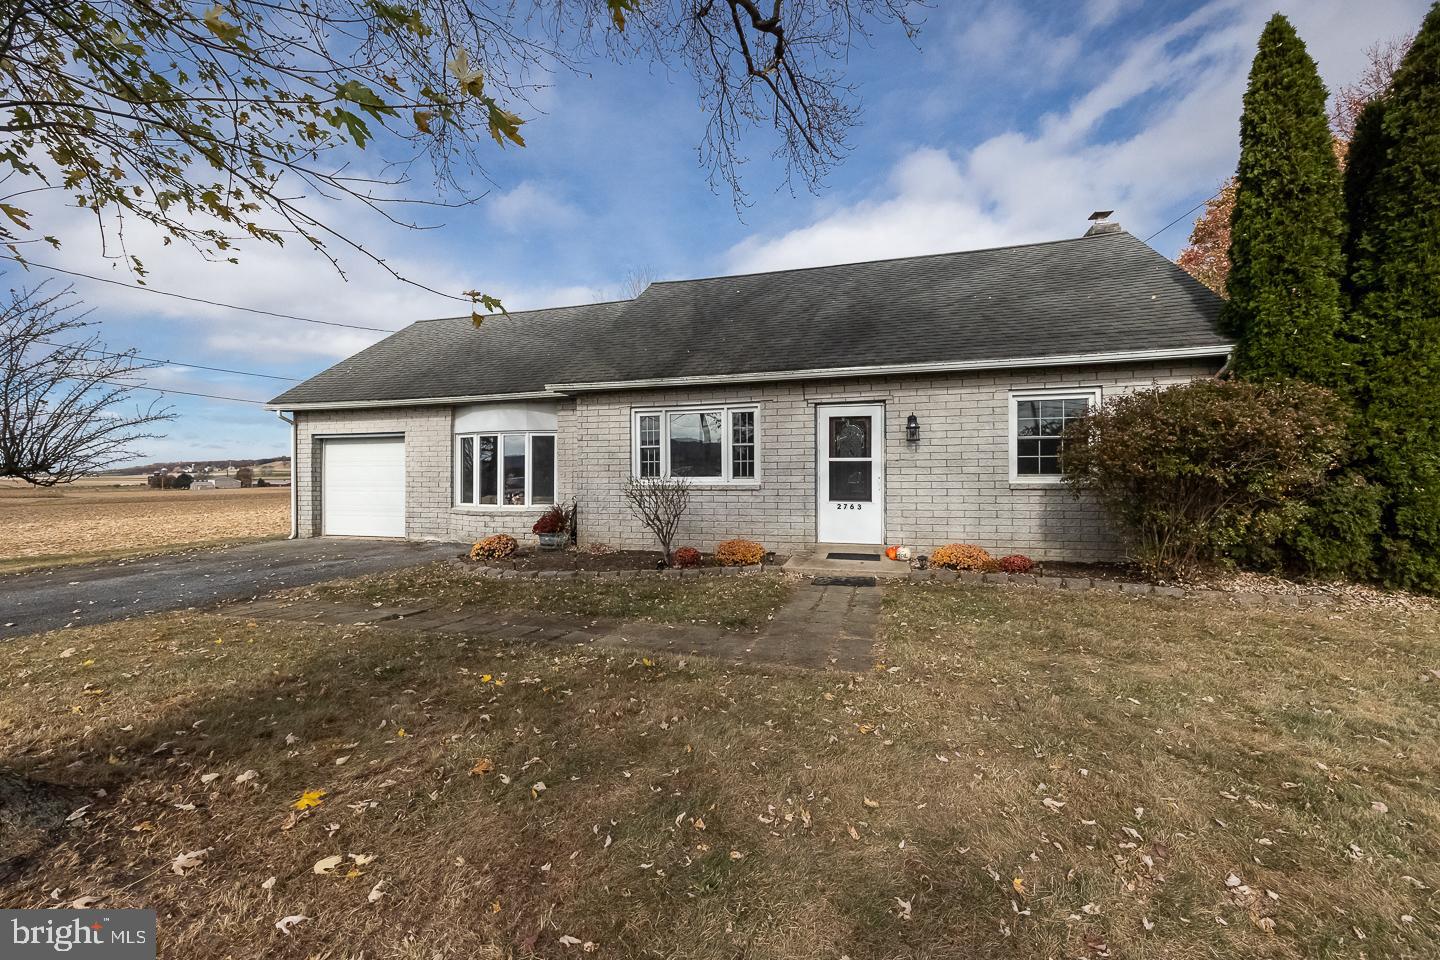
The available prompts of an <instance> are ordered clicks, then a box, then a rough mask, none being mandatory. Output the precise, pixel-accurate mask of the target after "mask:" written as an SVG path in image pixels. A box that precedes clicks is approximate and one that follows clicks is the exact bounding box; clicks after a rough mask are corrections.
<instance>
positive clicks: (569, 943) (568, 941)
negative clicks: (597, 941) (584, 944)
mask: <svg viewBox="0 0 1440 960" xmlns="http://www.w3.org/2000/svg"><path fill="white" fill-rule="evenodd" d="M560 943H561V944H562V945H563V946H566V947H578V946H580V943H581V940H580V938H579V937H572V936H570V935H569V934H568V933H567V934H566V935H565V936H563V937H561V938H560Z"/></svg>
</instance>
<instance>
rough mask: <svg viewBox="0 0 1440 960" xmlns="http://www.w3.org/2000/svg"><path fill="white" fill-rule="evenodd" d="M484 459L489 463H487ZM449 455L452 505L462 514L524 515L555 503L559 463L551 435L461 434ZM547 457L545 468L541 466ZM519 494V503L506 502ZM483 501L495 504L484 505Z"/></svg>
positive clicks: (522, 433) (532, 433) (514, 433)
mask: <svg viewBox="0 0 1440 960" xmlns="http://www.w3.org/2000/svg"><path fill="white" fill-rule="evenodd" d="M537 441H538V443H537ZM487 455H488V458H489V463H486V462H485V460H486V456H487ZM453 456H454V461H455V462H454V471H453V473H454V476H453V483H454V495H453V496H452V497H451V505H452V506H455V507H461V508H464V509H466V510H528V509H531V508H532V507H544V506H549V505H551V504H553V503H554V502H555V498H556V495H557V487H558V484H559V474H558V471H559V463H558V457H557V456H556V446H555V434H554V433H551V432H548V431H522V430H495V431H481V432H478V433H462V434H458V435H456V437H455V447H454V454H453ZM546 457H548V459H549V464H548V468H547V466H546V465H545V464H542V462H541V460H542V458H546ZM507 460H508V461H509V466H510V469H509V471H508V473H509V475H508V477H507V469H506V462H507ZM517 460H518V462H517ZM517 468H518V471H519V475H518V476H517ZM537 468H538V469H537ZM537 479H538V481H539V482H538V483H537ZM517 492H519V493H521V494H522V496H523V501H522V502H506V501H507V500H514V498H515V495H516V493H517ZM486 497H490V498H493V499H491V502H489V503H485V502H482V501H483V500H484V499H485V498H486Z"/></svg>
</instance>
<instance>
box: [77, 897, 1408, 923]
mask: <svg viewBox="0 0 1440 960" xmlns="http://www.w3.org/2000/svg"><path fill="white" fill-rule="evenodd" d="M104 899H105V898H104V897H80V898H78V899H76V900H72V901H70V909H71V910H93V909H94V908H95V905H96V904H97V903H99V902H100V901H101V900H104ZM1401 919H1404V918H1401Z"/></svg>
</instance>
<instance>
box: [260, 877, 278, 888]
mask: <svg viewBox="0 0 1440 960" xmlns="http://www.w3.org/2000/svg"><path fill="white" fill-rule="evenodd" d="M260 889H261V890H274V889H275V878H274V877H270V878H269V879H268V880H266V881H265V882H264V883H262V884H260Z"/></svg>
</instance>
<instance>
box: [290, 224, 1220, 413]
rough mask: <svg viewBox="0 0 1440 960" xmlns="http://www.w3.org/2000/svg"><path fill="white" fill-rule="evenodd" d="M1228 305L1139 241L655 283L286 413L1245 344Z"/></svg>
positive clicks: (416, 353) (441, 349)
mask: <svg viewBox="0 0 1440 960" xmlns="http://www.w3.org/2000/svg"><path fill="white" fill-rule="evenodd" d="M1220 305H1221V300H1220V298H1219V297H1217V296H1216V295H1215V294H1214V293H1212V292H1211V291H1209V290H1208V289H1206V288H1205V287H1204V286H1202V285H1201V284H1200V283H1198V282H1196V281H1195V280H1194V279H1192V278H1191V277H1190V276H1189V275H1187V274H1186V273H1185V272H1184V271H1182V270H1180V268H1178V267H1177V266H1175V265H1174V264H1173V263H1171V262H1170V261H1169V260H1166V259H1165V258H1164V257H1162V256H1161V255H1160V254H1158V253H1156V252H1155V251H1154V250H1152V249H1151V248H1150V247H1148V246H1146V245H1145V244H1144V243H1142V242H1141V241H1140V240H1138V239H1136V238H1135V237H1133V236H1131V235H1130V234H1128V233H1123V232H1122V233H1112V234H1104V235H1100V236H1093V237H1085V238H1079V239H1074V240H1060V241H1054V242H1050V243H1039V244H1030V245H1027V246H1017V247H999V248H995V249H990V250H972V251H966V252H962V253H947V254H936V255H932V256H923V257H906V258H902V259H896V260H880V261H874V262H870V263H854V264H843V265H838V266H828V267H812V268H806V269H800V270H782V271H777V272H772V273H755V274H747V275H743V276H733V277H714V278H710V279H703V280H681V281H671V282H661V283H655V284H652V285H651V286H650V287H649V288H648V289H646V290H645V292H644V293H643V294H641V295H640V296H639V297H637V298H636V299H635V300H632V301H619V302H615V303H602V304H590V305H586V306H579V307H561V308H556V309H551V310H533V311H528V312H526V313H515V314H511V315H510V316H509V317H500V318H495V319H492V320H489V321H487V322H486V323H485V324H483V325H482V326H481V327H480V328H479V329H478V330H477V329H475V328H473V327H472V326H471V325H470V322H469V320H468V318H459V319H449V320H431V321H425V322H422V323H417V324H413V325H411V326H409V327H407V328H405V329H404V330H402V331H400V332H399V333H397V334H395V335H394V336H392V337H389V338H387V339H385V340H383V341H381V342H380V343H378V344H376V345H375V346H373V347H370V348H369V349H367V350H363V351H361V352H360V353H358V354H356V355H355V356H353V357H351V358H350V359H348V360H345V361H343V362H341V363H339V364H337V365H336V366H334V367H331V368H330V369H329V370H326V371H325V372H324V373H321V374H320V375H318V376H316V377H313V378H311V379H310V380H307V381H305V382H304V383H302V384H300V385H299V386H296V387H294V388H293V389H291V390H289V391H287V392H286V393H284V394H281V395H280V396H279V397H276V398H275V400H273V401H271V403H272V404H273V405H275V406H282V407H283V406H284V405H285V404H287V403H295V404H305V403H334V402H350V401H361V400H368V401H379V400H415V399H423V398H431V397H459V396H488V395H494V394H504V393H529V392H537V391H541V390H543V389H544V388H545V385H546V384H574V383H585V382H596V381H600V382H618V381H634V380H651V379H660V378H670V377H695V376H734V375H752V376H753V375H758V374H784V373H785V372H790V371H802V370H816V369H828V368H842V367H843V368H853V367H870V366H889V365H899V364H924V363H937V362H949V363H966V362H1003V361H1007V360H1017V359H1027V360H1033V359H1041V358H1045V357H1069V356H1078V355H1087V354H1102V353H1122V352H1132V351H1149V350H1184V349H1197V348H1212V347H1213V348H1216V353H1217V354H1218V353H1219V352H1221V351H1222V350H1223V349H1224V347H1225V346H1226V345H1228V344H1229V342H1230V341H1229V338H1227V337H1226V336H1224V335H1223V334H1222V333H1221V332H1220V330H1219V327H1218V324H1217V319H1218V317H1219V313H1220Z"/></svg>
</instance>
